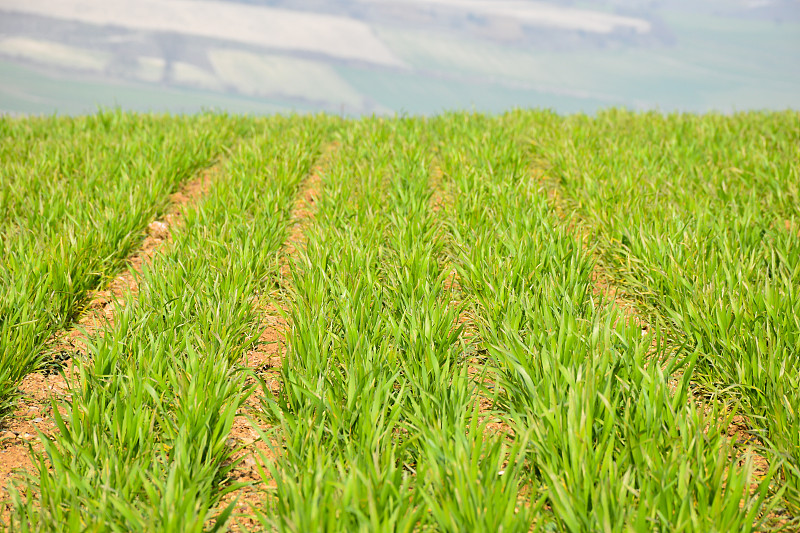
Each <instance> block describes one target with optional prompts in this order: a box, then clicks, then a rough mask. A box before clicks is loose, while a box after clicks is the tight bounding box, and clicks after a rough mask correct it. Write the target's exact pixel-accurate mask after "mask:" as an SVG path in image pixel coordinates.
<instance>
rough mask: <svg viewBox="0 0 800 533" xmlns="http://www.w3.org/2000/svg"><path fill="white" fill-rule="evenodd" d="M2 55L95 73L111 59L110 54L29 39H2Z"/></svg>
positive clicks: (0, 46) (0, 51) (0, 45)
mask: <svg viewBox="0 0 800 533" xmlns="http://www.w3.org/2000/svg"><path fill="white" fill-rule="evenodd" d="M0 54H2V55H5V56H8V57H12V58H15V59H27V60H29V61H33V62H34V63H41V64H45V65H50V66H54V67H60V68H74V69H78V70H89V71H93V72H98V71H102V70H103V69H104V68H105V67H106V65H107V64H108V61H109V59H110V57H109V55H108V54H105V53H102V52H96V51H92V50H84V49H81V48H75V47H73V46H67V45H63V44H60V43H54V42H51V41H39V40H36V39H29V38H27V37H7V38H4V39H0Z"/></svg>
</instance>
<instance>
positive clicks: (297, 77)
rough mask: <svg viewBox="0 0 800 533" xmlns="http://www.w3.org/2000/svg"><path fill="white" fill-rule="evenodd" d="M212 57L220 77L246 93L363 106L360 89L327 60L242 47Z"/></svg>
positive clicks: (217, 51) (358, 107)
mask: <svg viewBox="0 0 800 533" xmlns="http://www.w3.org/2000/svg"><path fill="white" fill-rule="evenodd" d="M209 60H210V61H211V64H212V65H213V66H214V71H215V72H216V74H217V77H218V78H219V80H221V81H222V82H223V83H225V84H226V85H228V86H230V87H233V88H235V89H236V90H237V91H239V92H241V93H244V94H250V95H254V96H282V97H290V98H302V99H304V100H308V101H313V102H325V103H327V104H335V105H346V106H349V107H351V108H356V109H360V108H361V107H362V105H363V101H362V100H363V98H362V97H361V95H360V94H359V93H358V91H356V90H355V89H354V88H353V87H352V86H350V84H348V83H347V82H346V81H345V80H343V79H342V78H341V76H339V75H338V74H337V73H336V71H335V70H334V69H333V68H331V67H330V66H328V65H325V64H324V63H319V62H315V61H306V60H302V59H294V58H289V57H280V56H273V55H258V54H253V53H249V52H242V51H238V50H212V51H210V52H209Z"/></svg>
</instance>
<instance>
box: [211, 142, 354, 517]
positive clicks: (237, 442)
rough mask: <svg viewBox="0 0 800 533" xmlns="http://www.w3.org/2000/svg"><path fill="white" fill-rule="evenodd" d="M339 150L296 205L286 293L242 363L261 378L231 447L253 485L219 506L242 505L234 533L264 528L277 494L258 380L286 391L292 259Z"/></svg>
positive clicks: (275, 297)
mask: <svg viewBox="0 0 800 533" xmlns="http://www.w3.org/2000/svg"><path fill="white" fill-rule="evenodd" d="M337 147H338V145H337V144H336V143H332V144H330V145H328V147H326V149H325V150H324V151H323V153H322V155H321V157H320V159H319V161H318V162H317V164H316V165H315V167H314V170H313V171H312V173H311V174H310V175H309V176H308V177H307V178H306V179H305V181H304V182H303V186H302V189H301V190H300V191H299V193H298V195H297V197H296V199H295V203H294V206H293V207H292V215H291V218H292V221H291V226H290V229H289V236H288V238H287V240H286V243H285V244H284V247H283V251H282V253H281V262H280V268H279V275H280V278H281V279H280V281H281V283H280V285H281V287H282V289H283V290H282V291H279V292H278V293H275V294H272V295H271V296H270V303H269V304H267V305H265V306H264V307H263V308H262V309H261V310H260V315H261V328H262V331H261V335H260V337H259V340H258V343H257V344H256V346H255V347H254V348H253V349H252V350H251V351H250V352H249V353H248V354H247V355H246V357H245V360H244V361H242V363H243V365H244V366H245V368H248V369H250V370H251V371H253V373H254V374H255V376H256V378H254V377H250V378H248V380H247V385H248V386H253V387H254V388H253V393H252V394H251V396H250V397H249V398H248V400H247V403H246V405H245V407H244V409H242V410H240V411H239V413H238V415H237V417H236V418H235V420H234V423H233V428H232V429H231V434H230V438H229V443H230V445H231V446H234V447H239V448H241V449H240V450H239V451H238V452H237V453H236V454H235V457H234V460H238V461H239V462H238V463H237V464H236V465H235V467H234V468H233V469H232V470H231V472H230V473H229V479H230V482H231V483H246V484H247V485H246V486H244V487H242V488H240V489H237V490H235V491H232V492H230V493H228V494H227V495H225V497H224V498H223V499H222V501H221V502H220V503H219V504H218V508H219V509H224V508H225V507H227V506H228V505H230V504H231V503H232V502H234V501H235V502H236V507H235V508H234V514H233V516H232V518H231V520H230V521H229V522H228V527H229V529H230V530H231V531H248V530H251V529H254V528H257V527H259V522H258V521H257V520H256V519H255V517H254V516H253V514H254V511H255V510H263V507H264V504H265V502H266V500H267V498H268V494H267V490H268V489H269V488H274V483H273V482H271V480H270V476H269V469H268V465H267V463H265V460H266V461H267V462H270V461H274V460H275V459H276V455H275V453H274V451H273V450H274V449H276V447H277V442H276V441H275V440H274V439H273V441H272V442H270V443H269V444H267V443H266V442H264V441H263V440H262V439H261V438H260V435H259V433H260V432H261V433H265V434H267V433H269V432H270V431H272V430H273V427H272V425H271V424H269V423H267V422H265V421H264V420H263V419H262V418H261V416H260V413H262V411H263V407H262V400H263V399H264V390H263V389H262V387H261V386H260V384H259V383H258V380H261V381H263V383H264V384H265V385H266V388H267V389H268V390H269V392H270V393H272V394H273V395H274V396H275V397H277V394H278V392H279V391H280V369H281V366H282V364H283V359H284V356H285V355H286V350H287V346H286V336H287V332H288V330H289V324H288V322H287V320H286V318H285V313H286V310H287V308H288V305H287V304H286V303H285V298H286V294H285V292H286V290H287V289H288V286H289V284H290V283H291V281H290V279H291V267H290V265H291V262H292V259H293V258H295V257H297V255H298V254H299V253H300V252H301V251H302V250H303V249H304V248H305V245H306V241H307V238H306V231H307V230H308V228H309V227H310V226H311V225H312V224H313V222H314V217H315V213H316V209H317V201H318V199H319V195H320V193H321V190H322V174H323V172H324V169H325V168H326V166H327V164H328V161H329V160H330V157H331V156H332V154H333V152H334V151H335V150H336V149H337ZM262 472H263V473H264V474H265V476H266V478H267V479H266V485H265V483H264V481H265V480H264V479H262V475H261V473H262Z"/></svg>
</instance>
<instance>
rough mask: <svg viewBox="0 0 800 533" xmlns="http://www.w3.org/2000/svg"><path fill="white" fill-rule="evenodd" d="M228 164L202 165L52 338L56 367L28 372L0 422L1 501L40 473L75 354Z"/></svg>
mask: <svg viewBox="0 0 800 533" xmlns="http://www.w3.org/2000/svg"><path fill="white" fill-rule="evenodd" d="M221 169H222V163H221V162H217V163H216V164H215V165H213V166H212V167H209V168H207V169H204V170H202V171H201V172H200V173H199V175H198V176H197V177H195V178H194V179H192V180H191V181H189V182H187V183H186V184H184V185H183V186H182V187H181V189H180V190H179V191H178V192H176V193H174V194H172V195H171V197H170V207H169V208H168V211H167V214H166V215H164V216H163V217H162V218H160V219H158V220H155V221H153V222H151V223H150V224H149V225H148V227H147V235H146V237H145V239H144V241H143V242H142V245H141V247H140V248H139V249H138V250H137V251H136V252H135V253H133V254H132V255H131V256H129V257H128V258H127V259H126V264H127V266H128V268H127V269H126V270H124V271H123V272H121V273H120V274H119V275H118V276H117V277H115V278H114V279H113V280H111V282H110V283H109V284H108V285H107V286H106V287H105V288H104V289H101V290H97V291H94V292H93V293H91V294H90V295H89V298H88V300H89V301H88V304H87V305H86V307H85V310H84V312H83V313H82V314H81V316H80V318H79V319H78V320H77V322H76V324H75V325H74V326H73V327H71V328H70V329H69V330H67V331H63V332H60V333H59V334H57V335H56V336H54V337H53V338H52V339H51V340H50V341H49V343H48V348H47V350H48V352H50V353H51V354H52V359H53V360H54V361H55V364H54V366H52V367H48V368H45V369H43V370H41V371H39V372H34V373H32V374H28V375H27V376H26V377H25V378H24V379H23V380H22V382H21V383H20V386H19V389H20V391H21V396H20V398H19V400H18V401H17V406H16V409H15V411H14V412H13V413H12V414H11V415H10V416H9V417H7V418H6V419H5V420H3V422H2V425H0V500H3V501H5V500H7V499H8V488H9V487H10V484H11V483H13V482H14V481H15V480H18V479H20V477H21V474H22V473H25V472H27V473H30V474H33V473H35V469H34V464H33V462H32V460H31V456H30V451H31V450H34V451H41V450H42V449H43V444H42V441H41V437H40V436H39V432H41V433H42V435H43V437H44V438H48V439H52V438H53V435H54V434H55V432H56V431H57V429H56V425H55V422H54V421H53V418H52V405H51V399H56V400H57V401H58V400H65V399H66V400H68V399H69V385H68V381H70V380H71V377H72V373H73V358H74V357H82V356H85V355H86V343H85V340H86V339H87V338H89V337H91V336H93V335H96V334H98V333H99V332H100V331H101V330H102V327H103V325H104V324H105V323H111V322H113V320H114V312H115V311H114V309H115V305H118V304H119V303H122V297H123V295H124V294H125V293H128V292H130V293H133V294H136V293H137V292H138V282H137V280H136V276H135V275H134V272H135V273H140V272H141V271H142V267H143V265H145V264H147V263H150V262H151V261H152V259H153V257H154V256H155V254H156V253H157V252H158V251H159V250H161V249H162V247H163V246H164V245H165V244H166V243H169V242H171V241H172V237H171V233H170V228H172V227H176V226H179V225H180V224H181V223H182V219H183V213H184V211H185V208H186V207H187V206H188V205H190V204H192V203H194V202H196V201H197V200H198V199H199V198H200V197H202V196H203V195H204V194H205V193H206V192H207V191H208V190H209V189H210V188H211V186H212V184H213V182H214V181H215V180H216V178H217V177H218V175H219V174H220V172H221ZM9 513H10V509H9V508H8V505H7V504H5V505H3V508H2V511H0V515H2V520H3V521H6V522H7V518H8V516H9Z"/></svg>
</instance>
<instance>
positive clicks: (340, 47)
mask: <svg viewBox="0 0 800 533" xmlns="http://www.w3.org/2000/svg"><path fill="white" fill-rule="evenodd" d="M0 11H11V12H17V13H28V14H35V15H41V16H45V17H50V18H56V19H62V20H72V21H78V22H83V23H86V24H95V25H98V26H117V27H120V28H128V29H134V30H144V31H161V32H174V33H178V34H184V35H193V36H200V37H207V38H213V39H221V40H226V41H235V42H240V43H247V44H250V45H256V46H261V47H265V48H272V49H278V50H291V51H299V52H308V53H315V54H321V55H325V56H329V57H334V58H338V59H348V60H356V61H364V62H367V63H374V64H378V65H386V66H394V67H401V66H403V63H402V62H401V61H400V60H399V59H398V58H397V57H396V56H395V55H394V54H392V52H391V51H390V50H389V49H388V48H387V47H386V46H385V45H384V44H383V43H382V42H381V41H380V39H378V38H377V37H376V35H375V34H374V32H373V31H372V29H371V28H370V27H369V26H368V25H367V24H365V23H363V22H360V21H357V20H354V19H350V18H347V17H340V16H332V15H322V14H317V13H306V12H300V11H290V10H286V9H275V8H270V7H261V6H250V5H243V4H235V3H225V2H218V1H201V0H104V1H102V2H99V1H95V0H25V1H23V2H20V1H19V0H0Z"/></svg>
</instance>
